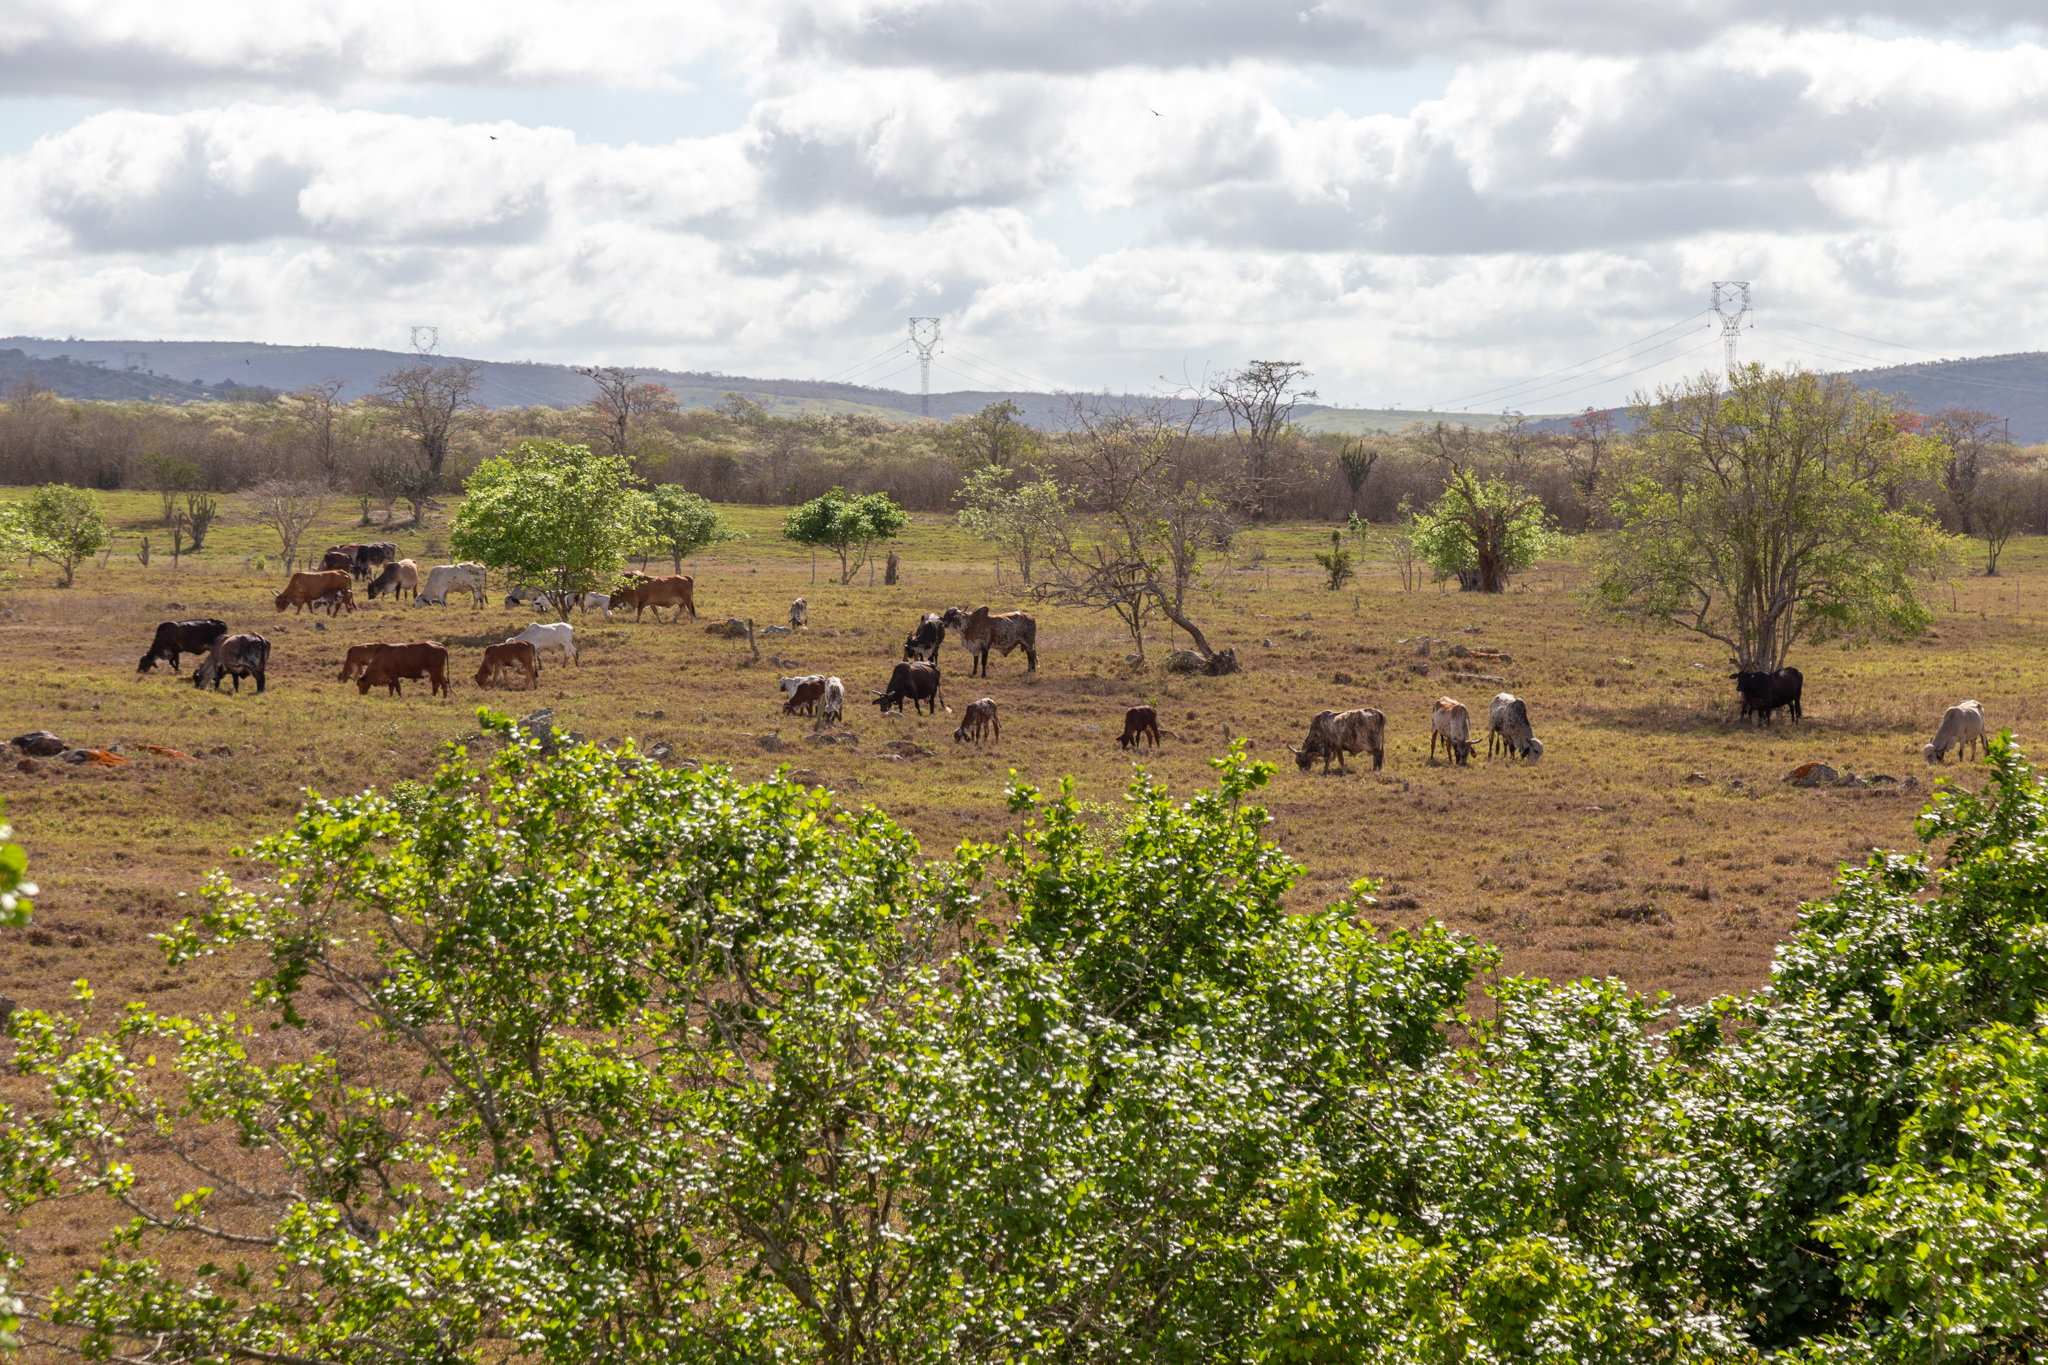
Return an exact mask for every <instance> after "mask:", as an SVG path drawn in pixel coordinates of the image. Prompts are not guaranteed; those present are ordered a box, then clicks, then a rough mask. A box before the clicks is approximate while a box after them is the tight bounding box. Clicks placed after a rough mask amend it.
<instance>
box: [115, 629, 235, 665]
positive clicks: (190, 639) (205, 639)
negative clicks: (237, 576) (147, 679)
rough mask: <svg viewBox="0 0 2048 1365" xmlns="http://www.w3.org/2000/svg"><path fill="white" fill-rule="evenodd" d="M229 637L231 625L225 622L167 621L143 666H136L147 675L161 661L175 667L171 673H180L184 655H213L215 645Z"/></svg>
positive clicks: (150, 646)
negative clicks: (181, 658)
mask: <svg viewBox="0 0 2048 1365" xmlns="http://www.w3.org/2000/svg"><path fill="white" fill-rule="evenodd" d="M227 633H228V623H227V622H225V621H214V620H206V621H166V622H164V623H163V624H162V625H160V626H158V627H157V628H156V638H155V639H154V640H151V641H150V642H149V653H147V654H145V655H143V656H142V662H141V663H139V664H137V665H135V671H136V672H137V673H147V672H149V671H150V670H151V669H153V668H155V667H156V665H157V661H158V660H159V659H161V660H163V661H164V662H166V663H168V664H169V665H170V666H171V672H173V673H176V672H177V671H178V656H179V655H180V654H207V653H210V652H212V650H213V642H214V641H215V640H218V639H219V638H220V637H221V636H223V635H225V634H227Z"/></svg>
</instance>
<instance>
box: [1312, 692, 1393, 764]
mask: <svg viewBox="0 0 2048 1365" xmlns="http://www.w3.org/2000/svg"><path fill="white" fill-rule="evenodd" d="M1287 748H1288V751H1289V752H1290V753H1292V754H1293V755H1294V766H1295V767H1297V768H1299V769H1301V770H1302V771H1303V772H1307V771H1308V768H1309V764H1311V763H1313V762H1314V761H1315V760H1316V759H1317V758H1321V759H1322V760H1323V771H1324V772H1325V773H1327V772H1329V771H1330V760H1331V759H1332V758H1335V759H1336V760H1337V771H1338V772H1340V773H1342V772H1349V771H1351V770H1350V769H1349V768H1348V767H1346V766H1345V764H1344V756H1345V755H1346V754H1371V755H1372V770H1373V771H1374V772H1378V771H1379V770H1380V768H1381V766H1382V765H1383V764H1385V762H1386V761H1387V718H1386V717H1385V716H1383V715H1381V714H1380V713H1379V712H1378V711H1375V710H1373V709H1372V708H1371V707H1370V706H1364V707H1360V708H1359V709H1358V710H1356V711H1318V712H1317V713H1316V717H1315V719H1314V720H1312V721H1310V722H1309V723H1308V738H1307V739H1304V740H1303V741H1302V742H1301V747H1300V748H1299V749H1297V748H1295V747H1294V746H1293V745H1292V744H1290V745H1288V746H1287Z"/></svg>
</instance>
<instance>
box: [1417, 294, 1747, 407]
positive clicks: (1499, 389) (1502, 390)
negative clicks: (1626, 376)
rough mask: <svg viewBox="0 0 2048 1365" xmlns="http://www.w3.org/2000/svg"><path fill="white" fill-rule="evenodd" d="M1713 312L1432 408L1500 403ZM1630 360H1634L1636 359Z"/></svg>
mask: <svg viewBox="0 0 2048 1365" xmlns="http://www.w3.org/2000/svg"><path fill="white" fill-rule="evenodd" d="M1712 311H1713V310H1712V309H1709V308H1702V309H1700V311H1699V312H1697V313H1689V314H1687V315H1686V316H1685V317H1682V318H1680V319H1679V320H1678V321H1677V322H1674V323H1672V324H1671V325H1670V326H1669V327H1659V328H1658V329H1657V330H1656V331H1654V332H1651V333H1649V334H1648V335H1646V336H1639V337H1637V338H1636V339H1635V340H1634V341H1624V342H1623V343H1622V344H1621V345H1619V346H1616V347H1614V348H1612V349H1611V350H1606V351H1602V352H1600V353H1599V354H1598V355H1594V356H1589V357H1588V358H1586V359H1585V360H1580V361H1576V362H1574V363H1573V364H1570V365H1566V366H1564V367H1563V368H1562V369H1556V370H1552V371H1550V372H1549V373H1548V374H1539V375H1536V376H1534V377H1533V378H1530V379H1526V380H1517V381H1516V382H1514V383H1512V384H1496V385H1494V387H1492V388H1490V389H1480V390H1478V391H1477V392H1474V393H1462V394H1459V395H1457V396H1456V397H1454V398H1452V399H1450V400H1449V401H1448V402H1443V403H1433V404H1431V405H1430V406H1431V407H1432V408H1454V407H1456V406H1457V405H1458V404H1460V403H1476V402H1478V401H1479V400H1480V399H1482V398H1488V399H1490V401H1500V400H1499V399H1498V397H1496V396H1497V395H1500V394H1506V393H1512V392H1513V391H1514V390H1517V389H1524V388H1528V387H1530V386H1531V385H1536V384H1540V383H1541V382H1542V381H1544V380H1546V379H1552V378H1555V377H1556V376H1558V375H1563V374H1566V373H1568V372H1569V371H1572V370H1583V369H1585V368H1586V367H1587V366H1589V365H1593V364H1594V363H1595V362H1597V361H1600V360H1604V359H1606V357H1608V356H1611V355H1613V354H1615V353H1616V352H1618V351H1626V350H1629V349H1630V348H1631V347H1635V346H1640V345H1642V344H1643V343H1644V342H1646V341H1650V340H1652V339H1654V338H1656V337H1660V336H1663V335H1664V334H1665V333H1666V332H1672V331H1676V330H1677V329H1678V328H1680V327H1683V326H1685V325H1686V324H1687V323H1689V322H1691V321H1692V320H1693V319H1695V318H1701V317H1705V316H1706V315H1707V314H1708V313H1710V312H1712ZM1679 339H1680V338H1676V337H1674V338H1671V340H1672V341H1676V340H1679ZM1669 344H1670V342H1669V341H1664V342H1659V343H1658V345H1660V346H1664V345H1669ZM1628 358H1629V359H1633V358H1634V357H1628ZM1575 377H1576V376H1575Z"/></svg>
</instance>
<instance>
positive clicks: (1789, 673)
mask: <svg viewBox="0 0 2048 1365" xmlns="http://www.w3.org/2000/svg"><path fill="white" fill-rule="evenodd" d="M1728 676H1729V677H1730V678H1733V679H1734V680H1735V690H1736V691H1737V692H1740V693H1741V694H1742V715H1743V717H1744V718H1745V719H1746V718H1748V717H1749V716H1750V715H1751V714H1752V713H1755V714H1758V715H1761V716H1762V717H1763V718H1764V724H1766V725H1769V724H1770V723H1771V712H1773V711H1775V710H1777V709H1778V708H1779V707H1781V706H1783V707H1787V708H1789V709H1790V710H1791V712H1792V719H1793V721H1794V722H1795V723H1796V722H1797V721H1798V720H1799V719H1800V717H1802V716H1803V715H1805V712H1804V711H1802V710H1801V709H1800V706H1799V696H1800V693H1801V692H1802V691H1803V690H1804V688H1805V686H1806V679H1804V678H1802V677H1801V676H1800V675H1799V670H1798V669H1796V668H1781V669H1779V670H1778V671H1777V672H1775V673H1765V672H1763V671H1762V670H1760V669H1755V670H1751V669H1745V670H1743V671H1740V672H1736V673H1730V674H1729V675H1728Z"/></svg>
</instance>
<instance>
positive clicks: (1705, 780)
mask: <svg viewBox="0 0 2048 1365" xmlns="http://www.w3.org/2000/svg"><path fill="white" fill-rule="evenodd" d="M1685 780H1686V781H1688V782H1691V783H1693V784H1694V785H1696V786H1709V785H1711V784H1712V783H1713V781H1714V779H1713V778H1711V777H1708V776H1707V775H1706V774H1705V773H1687V774H1686V775H1685Z"/></svg>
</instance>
